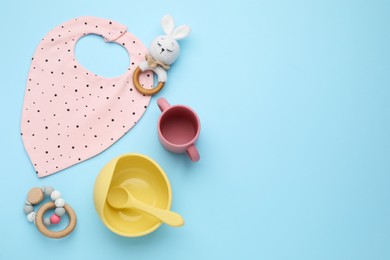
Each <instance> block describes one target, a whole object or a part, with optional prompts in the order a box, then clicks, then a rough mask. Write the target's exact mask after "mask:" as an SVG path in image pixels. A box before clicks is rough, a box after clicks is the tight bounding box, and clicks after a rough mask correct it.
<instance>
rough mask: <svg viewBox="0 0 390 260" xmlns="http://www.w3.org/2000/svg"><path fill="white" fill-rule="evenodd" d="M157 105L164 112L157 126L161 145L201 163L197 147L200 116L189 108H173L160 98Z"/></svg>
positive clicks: (182, 106)
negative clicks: (185, 154)
mask: <svg viewBox="0 0 390 260" xmlns="http://www.w3.org/2000/svg"><path fill="white" fill-rule="evenodd" d="M157 105H158V107H159V108H160V110H161V112H162V114H161V116H160V118H159V120H158V124H157V132H158V138H159V140H160V142H161V144H162V145H163V146H164V147H165V149H167V150H169V151H171V152H174V153H184V152H186V153H187V155H188V157H189V158H190V159H191V161H193V162H197V161H199V160H200V155H199V152H198V149H197V148H196V146H195V142H196V141H197V140H198V137H199V134H200V120H199V117H198V115H197V114H196V113H195V111H194V110H192V109H191V108H190V107H188V106H184V105H175V106H171V105H170V104H169V103H168V101H167V100H166V99H165V98H159V99H158V100H157Z"/></svg>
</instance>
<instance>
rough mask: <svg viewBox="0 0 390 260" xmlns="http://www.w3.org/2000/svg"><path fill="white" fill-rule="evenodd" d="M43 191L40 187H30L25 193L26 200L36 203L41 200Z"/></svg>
mask: <svg viewBox="0 0 390 260" xmlns="http://www.w3.org/2000/svg"><path fill="white" fill-rule="evenodd" d="M43 197H44V195H43V192H42V190H41V189H40V188H37V187H35V188H32V189H31V190H30V191H29V192H28V194H27V201H29V202H30V203H31V204H32V205H35V204H38V203H40V202H41V201H42V200H43Z"/></svg>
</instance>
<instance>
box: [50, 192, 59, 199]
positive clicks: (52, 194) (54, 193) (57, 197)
mask: <svg viewBox="0 0 390 260" xmlns="http://www.w3.org/2000/svg"><path fill="white" fill-rule="evenodd" d="M50 197H51V199H52V200H53V201H56V200H58V199H59V198H61V192H59V191H58V190H55V191H53V192H52V193H51V195H50Z"/></svg>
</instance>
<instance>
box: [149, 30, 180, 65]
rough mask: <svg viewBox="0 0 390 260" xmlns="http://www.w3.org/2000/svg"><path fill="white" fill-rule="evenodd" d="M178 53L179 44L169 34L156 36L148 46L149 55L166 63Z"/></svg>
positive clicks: (171, 60)
mask: <svg viewBox="0 0 390 260" xmlns="http://www.w3.org/2000/svg"><path fill="white" fill-rule="evenodd" d="M179 53H180V46H179V44H178V43H177V41H176V40H175V39H174V38H173V37H171V36H169V35H162V36H158V37H156V38H155V39H154V40H153V42H152V44H151V46H150V55H152V57H153V58H154V59H156V60H159V61H161V62H163V63H165V64H167V65H170V64H172V63H173V62H174V61H175V60H176V59H177V57H178V56H179Z"/></svg>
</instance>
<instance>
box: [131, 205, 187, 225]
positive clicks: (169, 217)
mask: <svg viewBox="0 0 390 260" xmlns="http://www.w3.org/2000/svg"><path fill="white" fill-rule="evenodd" d="M131 204H132V206H133V207H134V208H137V209H139V210H141V211H143V212H145V213H148V214H149V215H151V216H153V217H156V218H158V219H160V220H161V221H162V222H164V223H166V224H168V225H170V226H172V227H180V226H182V225H183V224H184V220H183V218H182V217H181V216H180V215H179V214H177V213H176V212H172V211H169V210H164V209H160V208H156V207H153V206H149V205H148V204H145V203H143V202H141V201H139V200H135V199H133V200H132V201H131Z"/></svg>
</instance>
